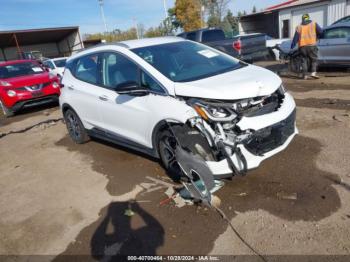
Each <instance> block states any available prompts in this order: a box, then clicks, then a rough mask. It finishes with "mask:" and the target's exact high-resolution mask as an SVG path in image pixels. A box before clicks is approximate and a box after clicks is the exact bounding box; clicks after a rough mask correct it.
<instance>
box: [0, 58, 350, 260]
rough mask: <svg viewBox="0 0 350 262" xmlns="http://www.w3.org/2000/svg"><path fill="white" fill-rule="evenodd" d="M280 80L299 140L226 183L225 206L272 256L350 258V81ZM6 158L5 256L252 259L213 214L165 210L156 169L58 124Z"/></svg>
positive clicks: (0, 164) (8, 122)
mask: <svg viewBox="0 0 350 262" xmlns="http://www.w3.org/2000/svg"><path fill="white" fill-rule="evenodd" d="M264 65H265V66H267V67H269V68H271V69H273V70H274V69H276V67H275V66H274V65H271V64H264ZM335 76H336V77H335ZM283 81H284V83H285V86H286V87H287V89H288V90H289V91H291V93H292V94H293V95H294V97H295V99H296V102H297V105H298V113H297V125H298V128H299V131H300V135H299V136H297V137H296V138H295V140H294V141H293V142H292V144H291V145H290V146H289V147H288V148H287V149H286V150H285V151H284V152H282V153H281V154H279V155H277V156H275V157H273V158H272V159H269V160H267V161H265V162H264V163H263V164H262V166H261V167H260V168H259V169H257V170H254V171H251V172H250V173H249V175H247V176H246V177H239V178H234V179H233V180H232V181H226V182H225V183H226V185H225V187H224V188H223V189H221V190H220V191H219V192H218V193H217V195H218V196H219V197H220V198H221V199H222V200H223V203H222V209H223V210H224V211H225V213H226V214H227V216H228V217H229V219H230V220H231V222H232V223H233V225H234V226H235V228H236V230H237V231H238V232H239V233H240V235H241V236H242V237H243V238H244V239H245V241H246V242H248V243H249V244H250V245H251V246H253V247H254V248H255V249H256V250H257V251H258V252H260V253H261V254H263V255H297V254H298V255H315V254H317V255H350V164H349V159H350V133H349V130H350V129H349V128H350V74H349V73H346V72H343V73H342V72H340V73H338V74H334V73H330V72H323V73H322V78H321V79H320V80H310V81H302V80H297V79H294V78H290V77H285V78H283ZM60 117H61V114H60V111H59V109H58V108H57V107H44V108H39V109H35V110H31V111H26V112H23V113H22V114H20V115H17V116H15V117H13V118H10V119H4V118H3V117H1V120H0V133H7V132H9V131H15V130H21V129H23V128H26V127H30V126H32V125H34V124H36V123H38V122H41V121H44V120H47V119H58V118H60ZM0 156H1V161H0V214H1V215H0V254H2V255H33V254H35V255H39V254H41V255H50V257H45V258H47V259H56V260H59V261H64V260H65V258H66V257H65V256H64V255H71V254H86V255H92V257H91V258H94V259H101V258H103V256H104V255H113V254H165V255H169V254H174V255H175V254H176V255H179V254H187V255H188V254H191V255H200V254H201V255H206V254H212V255H242V254H245V255H249V254H252V252H251V250H249V249H248V248H247V247H246V246H245V245H244V244H243V243H242V242H241V240H240V239H239V238H238V237H237V235H236V234H234V233H233V232H232V230H231V229H230V228H229V227H228V226H227V224H226V223H225V222H224V221H223V220H222V219H221V218H220V217H219V215H218V214H217V213H215V212H214V211H212V210H208V209H207V208H203V207H196V206H186V207H182V208H177V207H175V206H174V204H173V203H167V204H164V205H159V203H160V202H161V201H162V200H164V199H166V198H167V196H166V195H165V194H164V192H165V191H166V189H167V188H168V187H169V185H170V184H171V183H172V182H171V180H170V179H169V178H168V177H167V176H166V174H165V172H164V170H163V169H162V167H161V166H160V165H159V163H158V162H157V161H155V160H154V159H150V158H148V157H145V156H143V155H140V154H137V153H135V152H132V151H128V150H125V149H123V148H120V147H117V146H115V145H112V144H109V143H105V142H102V141H97V140H94V141H91V142H89V143H87V144H84V145H75V144H73V143H72V142H71V140H70V139H69V138H68V136H67V131H66V128H65V126H64V124H63V123H62V122H61V121H58V122H53V123H47V124H42V125H39V126H36V127H33V128H32V129H30V130H28V131H25V132H22V133H17V134H10V135H8V136H4V137H3V138H1V139H0ZM132 199H136V200H137V202H136V203H131V202H130V200H132ZM128 208H131V209H132V210H133V211H134V213H135V214H134V215H133V216H131V217H129V216H126V215H125V214H124V213H125V210H127V209H128ZM274 258H275V259H277V260H278V257H270V259H269V260H273V259H274Z"/></svg>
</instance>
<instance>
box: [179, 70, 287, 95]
mask: <svg viewBox="0 0 350 262" xmlns="http://www.w3.org/2000/svg"><path fill="white" fill-rule="evenodd" d="M281 83H282V80H281V79H280V78H279V76H277V75H276V74H274V73H273V72H271V71H269V70H267V69H264V68H262V67H258V66H253V65H248V66H246V67H243V68H240V69H237V70H234V71H231V72H227V73H224V74H220V75H216V76H212V77H209V78H205V79H201V80H198V81H193V82H186V83H175V94H176V95H178V96H186V97H198V98H208V99H222V100H236V99H243V98H251V97H257V96H265V95H269V94H272V93H273V92H274V91H276V90H277V89H278V88H279V87H280V85H281Z"/></svg>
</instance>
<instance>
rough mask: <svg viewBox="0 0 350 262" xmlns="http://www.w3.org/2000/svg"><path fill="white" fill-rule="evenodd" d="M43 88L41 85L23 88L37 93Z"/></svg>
mask: <svg viewBox="0 0 350 262" xmlns="http://www.w3.org/2000/svg"><path fill="white" fill-rule="evenodd" d="M42 87H43V84H38V85H32V86H25V87H24V88H25V89H27V90H28V91H31V92H33V91H38V90H40V89H41V88H42Z"/></svg>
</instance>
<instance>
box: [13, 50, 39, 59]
mask: <svg viewBox="0 0 350 262" xmlns="http://www.w3.org/2000/svg"><path fill="white" fill-rule="evenodd" d="M18 59H19V60H22V59H24V60H37V61H43V60H44V57H43V54H42V53H41V52H40V51H24V52H20V53H19V54H18Z"/></svg>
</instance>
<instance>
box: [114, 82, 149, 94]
mask: <svg viewBox="0 0 350 262" xmlns="http://www.w3.org/2000/svg"><path fill="white" fill-rule="evenodd" d="M115 91H116V92H117V93H118V94H119V95H129V96H145V95H148V94H149V90H148V89H146V88H144V87H141V86H140V85H139V84H138V83H137V82H135V81H127V82H124V83H121V84H118V85H117V86H116V88H115Z"/></svg>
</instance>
